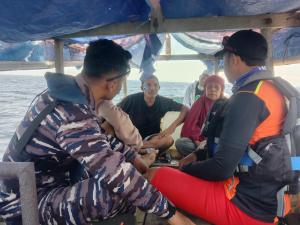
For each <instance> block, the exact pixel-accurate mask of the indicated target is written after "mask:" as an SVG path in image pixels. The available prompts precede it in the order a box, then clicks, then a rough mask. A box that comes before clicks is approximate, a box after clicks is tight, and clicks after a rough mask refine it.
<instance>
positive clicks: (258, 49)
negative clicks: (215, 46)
mask: <svg viewBox="0 0 300 225" xmlns="http://www.w3.org/2000/svg"><path fill="white" fill-rule="evenodd" d="M222 45H223V49H222V50H220V51H218V52H216V53H215V57H217V58H221V57H223V55H224V54H225V52H231V53H234V54H236V55H238V56H241V57H243V58H246V59H251V60H258V61H263V60H266V58H267V54H268V44H267V41H266V39H265V38H264V36H263V35H261V34H260V33H258V32H255V31H253V30H240V31H237V32H235V33H234V34H233V35H231V36H230V37H229V36H225V37H224V38H223V41H222Z"/></svg>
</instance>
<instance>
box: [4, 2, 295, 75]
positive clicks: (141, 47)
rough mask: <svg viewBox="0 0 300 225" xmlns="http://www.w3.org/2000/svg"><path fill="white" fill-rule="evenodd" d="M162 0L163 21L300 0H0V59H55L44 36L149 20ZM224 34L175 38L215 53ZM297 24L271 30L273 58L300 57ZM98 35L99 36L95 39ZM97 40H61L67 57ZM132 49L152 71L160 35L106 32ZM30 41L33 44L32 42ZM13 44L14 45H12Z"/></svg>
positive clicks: (285, 7)
mask: <svg viewBox="0 0 300 225" xmlns="http://www.w3.org/2000/svg"><path fill="white" fill-rule="evenodd" d="M154 2H156V3H157V2H160V4H161V8H162V14H163V15H164V18H166V19H172V18H174V19H175V18H177V19H178V18H193V17H206V16H246V15H258V14H264V13H278V12H289V11H296V10H298V9H300V1H299V0H264V1H262V0H189V1H186V0H160V1H159V0H126V1H124V0H113V1H111V0H101V1H99V0H89V1H81V0H73V1H66V0H39V1H35V0H26V1H22V0H2V1H0V6H1V7H0V13H1V20H0V41H2V42H0V60H24V61H43V60H53V56H54V54H53V42H51V41H34V40H46V39H50V38H52V37H55V36H60V35H64V34H70V33H74V32H79V31H82V30H87V29H91V28H96V27H101V26H104V25H108V24H115V23H120V22H130V21H135V22H140V24H143V23H145V22H148V21H149V16H150V12H151V4H153V3H154ZM223 35H224V33H211V32H205V33H183V34H173V36H174V37H175V38H176V40H178V41H179V42H180V43H181V44H183V45H184V46H186V47H188V48H190V49H193V50H196V51H197V52H199V53H204V54H213V53H214V52H216V51H217V50H218V49H219V48H220V41H221V38H222V36H223ZM299 36H300V35H299V28H289V29H283V30H280V31H278V32H276V33H275V34H274V37H273V46H274V49H273V55H274V57H275V59H279V58H286V57H295V56H299V55H300V47H299V46H300V45H299V42H300V40H299ZM95 38H98V37H95ZM95 38H85V37H82V38H76V39H68V40H65V43H66V44H65V49H64V58H65V60H80V59H82V57H83V56H84V49H85V47H86V45H85V44H86V43H88V42H89V41H90V40H93V39H95ZM108 38H110V39H116V40H118V41H119V42H120V44H121V45H123V46H124V47H125V48H127V49H129V50H130V51H131V52H132V53H133V57H134V60H133V63H134V64H135V65H136V66H137V67H140V68H141V69H142V70H146V71H148V72H150V71H151V70H153V62H154V60H155V56H157V55H158V54H159V50H160V48H161V46H162V45H163V41H164V35H137V36H125V35H121V36H109V37H108ZM31 41H33V42H31ZM12 42H15V44H10V43H12Z"/></svg>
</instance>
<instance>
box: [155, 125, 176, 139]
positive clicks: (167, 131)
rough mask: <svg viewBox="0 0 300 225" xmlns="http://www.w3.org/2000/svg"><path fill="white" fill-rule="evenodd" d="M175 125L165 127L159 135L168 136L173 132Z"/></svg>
mask: <svg viewBox="0 0 300 225" xmlns="http://www.w3.org/2000/svg"><path fill="white" fill-rule="evenodd" d="M175 129H176V127H175V126H172V125H171V126H169V127H168V128H167V129H165V130H163V131H162V132H160V133H159V135H158V136H159V137H160V138H162V137H165V136H170V135H172V134H173V133H174V131H175Z"/></svg>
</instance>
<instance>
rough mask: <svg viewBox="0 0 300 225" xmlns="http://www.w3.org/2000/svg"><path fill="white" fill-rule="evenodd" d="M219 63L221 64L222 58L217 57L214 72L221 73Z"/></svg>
mask: <svg viewBox="0 0 300 225" xmlns="http://www.w3.org/2000/svg"><path fill="white" fill-rule="evenodd" d="M219 64H220V60H219V59H217V58H216V59H215V60H214V73H215V74H216V75H217V74H218V73H219Z"/></svg>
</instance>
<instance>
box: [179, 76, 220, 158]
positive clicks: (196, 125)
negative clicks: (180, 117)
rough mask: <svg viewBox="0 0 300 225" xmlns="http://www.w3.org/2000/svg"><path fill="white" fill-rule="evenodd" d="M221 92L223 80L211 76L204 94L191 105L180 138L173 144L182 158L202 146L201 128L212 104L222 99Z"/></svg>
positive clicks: (205, 83) (207, 80)
mask: <svg viewBox="0 0 300 225" xmlns="http://www.w3.org/2000/svg"><path fill="white" fill-rule="evenodd" d="M223 91H224V79H223V78H221V77H220V76H218V75H211V76H209V77H208V78H207V79H206V80H205V82H204V94H203V95H202V96H201V97H200V98H199V99H198V100H197V101H196V102H195V103H194V104H193V105H192V108H191V110H190V111H189V113H188V115H187V117H186V119H185V121H184V124H183V127H182V130H181V138H179V139H177V140H176V142H175V146H176V149H177V150H178V151H179V153H180V154H181V155H182V156H187V155H189V154H190V153H192V152H194V151H195V150H197V149H199V148H202V146H204V144H205V137H204V136H202V135H201V128H202V126H203V124H204V121H205V118H206V116H207V114H208V112H209V110H210V109H211V107H212V105H213V103H214V102H215V101H216V100H218V99H220V98H223Z"/></svg>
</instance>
